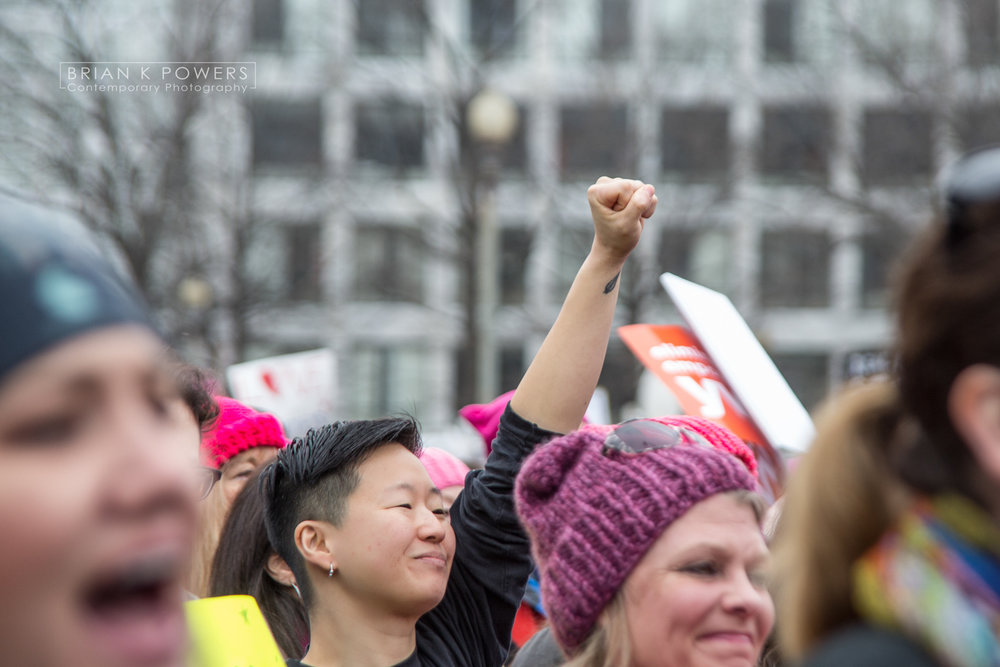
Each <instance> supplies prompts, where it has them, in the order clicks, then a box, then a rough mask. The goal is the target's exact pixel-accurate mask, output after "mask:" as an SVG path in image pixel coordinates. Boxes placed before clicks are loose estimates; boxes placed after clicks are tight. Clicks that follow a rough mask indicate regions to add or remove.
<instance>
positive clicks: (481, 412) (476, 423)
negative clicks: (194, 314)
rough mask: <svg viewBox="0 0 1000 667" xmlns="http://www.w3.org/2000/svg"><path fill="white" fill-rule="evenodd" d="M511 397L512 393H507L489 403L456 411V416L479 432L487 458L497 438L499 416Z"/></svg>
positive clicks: (471, 405) (473, 405)
mask: <svg viewBox="0 0 1000 667" xmlns="http://www.w3.org/2000/svg"><path fill="white" fill-rule="evenodd" d="M513 397H514V392H513V391H508V392H506V393H503V394H500V395H499V396H497V397H496V398H494V399H493V400H492V401H490V402H489V403H471V404H469V405H466V406H464V407H461V408H459V410H458V414H460V415H462V416H463V417H465V419H466V421H468V422H469V423H470V424H472V427H473V428H475V429H476V430H477V431H479V435H480V437H482V439H483V444H484V445H485V446H486V455H487V456H489V454H490V452H491V451H492V450H493V439H494V438H496V437H497V429H499V428H500V415H502V414H503V411H504V410H505V409H506V408H507V404H508V403H510V399H511V398H513Z"/></svg>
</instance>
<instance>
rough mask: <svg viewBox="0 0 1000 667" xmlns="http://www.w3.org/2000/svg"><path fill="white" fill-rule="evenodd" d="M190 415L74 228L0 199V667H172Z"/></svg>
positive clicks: (141, 322)
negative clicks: (6, 666)
mask: <svg viewBox="0 0 1000 667" xmlns="http://www.w3.org/2000/svg"><path fill="white" fill-rule="evenodd" d="M189 413H190V410H189V409H188V408H186V407H185V406H184V404H183V401H182V400H181V396H180V393H179V391H178V387H177V378H176V373H175V371H174V366H173V365H172V364H171V362H170V360H169V359H168V358H167V356H166V355H165V349H164V346H163V343H162V342H161V340H160V338H159V337H158V336H157V335H156V333H155V332H154V329H153V328H152V326H151V325H150V322H149V320H148V317H147V313H146V311H145V309H144V307H143V305H142V304H141V302H140V300H139V298H138V297H137V296H136V294H135V293H134V292H133V291H132V290H131V289H130V288H129V287H127V286H126V285H125V284H124V283H123V282H122V281H121V280H119V278H118V276H117V275H116V274H115V272H114V271H113V270H112V268H111V266H110V265H109V264H108V263H107V262H106V261H105V260H104V259H102V258H101V257H100V255H99V254H98V252H97V251H96V250H95V249H94V247H93V246H92V245H91V243H90V240H89V238H88V237H87V236H86V235H85V234H84V233H83V232H82V231H81V230H80V228H79V227H77V226H75V225H74V224H73V223H72V222H71V221H66V220H63V219H61V218H59V217H58V216H57V215H56V214H54V213H52V212H50V211H46V210H41V209H36V208H34V207H28V206H25V205H22V204H19V203H15V202H11V201H3V202H2V203H0V535H3V543H4V546H3V548H0V647H3V648H2V650H3V659H2V661H3V662H4V664H11V665H29V664H30V665H42V666H52V667H56V666H63V665H75V666H93V667H111V666H119V665H130V666H135V665H144V666H145V665H149V666H153V665H181V664H183V659H184V651H185V645H186V639H185V638H186V634H187V631H186V626H185V618H184V611H183V606H182V601H183V582H184V578H185V574H186V569H187V566H188V560H189V557H190V552H191V548H192V542H193V537H194V529H195V517H196V511H195V508H196V502H197V499H198V496H199V494H200V491H202V490H199V489H198V488H197V481H196V480H198V479H199V476H198V473H197V472H196V469H197V464H198V458H197V457H198V452H197V447H196V440H197V438H192V436H191V432H192V429H191V423H192V418H191V415H190V414H189Z"/></svg>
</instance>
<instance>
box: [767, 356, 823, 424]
mask: <svg viewBox="0 0 1000 667" xmlns="http://www.w3.org/2000/svg"><path fill="white" fill-rule="evenodd" d="M771 360H772V361H773V362H774V365H775V366H777V367H778V371H779V372H780V373H781V374H782V376H784V378H785V381H786V382H788V386H789V387H791V389H792V392H793V393H794V394H795V396H796V397H797V398H798V399H799V401H800V402H801V403H802V405H803V407H805V409H806V410H809V411H811V410H812V409H813V408H815V407H816V406H817V405H819V403H820V402H821V401H822V400H823V399H824V398H826V395H827V392H828V391H829V386H830V380H829V378H830V358H829V356H828V355H826V354H822V353H789V352H783V353H776V354H771Z"/></svg>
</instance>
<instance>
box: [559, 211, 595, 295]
mask: <svg viewBox="0 0 1000 667" xmlns="http://www.w3.org/2000/svg"><path fill="white" fill-rule="evenodd" d="M593 240H594V228H593V227H592V226H584V224H583V223H582V222H581V223H580V224H579V225H578V226H572V227H570V226H568V225H567V226H563V227H561V228H560V230H559V248H558V250H557V252H558V255H557V257H556V280H555V281H554V287H555V290H556V293H555V294H553V295H552V299H551V301H554V302H555V303H562V300H563V299H564V298H565V297H566V293H567V292H569V286H570V285H572V284H573V279H574V278H576V274H577V272H578V271H579V270H580V265H581V264H582V263H583V260H584V258H585V257H586V256H587V253H588V252H589V251H590V246H591V245H592V243H593Z"/></svg>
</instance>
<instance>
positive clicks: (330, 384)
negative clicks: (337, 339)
mask: <svg viewBox="0 0 1000 667" xmlns="http://www.w3.org/2000/svg"><path fill="white" fill-rule="evenodd" d="M334 365H335V362H334V358H333V352H332V351H331V350H329V349H327V348H322V349H318V350H310V351H308V352H297V353H295V354H284V355H280V356H275V357H267V358H264V359H255V360H253V361H247V362H244V363H240V364H233V365H232V366H230V367H229V368H227V369H226V380H227V382H228V383H229V388H230V390H231V391H232V394H233V398H235V399H236V400H238V401H242V402H243V403H246V404H247V405H250V406H253V407H254V408H256V409H257V410H263V411H266V412H271V413H273V414H274V415H275V416H277V417H278V419H280V420H281V421H282V423H283V424H284V425H285V429H286V431H287V432H288V434H289V435H290V436H293V437H294V436H296V435H302V434H304V433H305V431H306V430H307V429H309V428H311V427H314V426H319V425H322V424H324V423H327V422H329V421H331V420H332V418H333V411H334V407H333V405H334V395H335V394H334V386H335V385H334V378H335V375H336V374H335V370H334Z"/></svg>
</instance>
